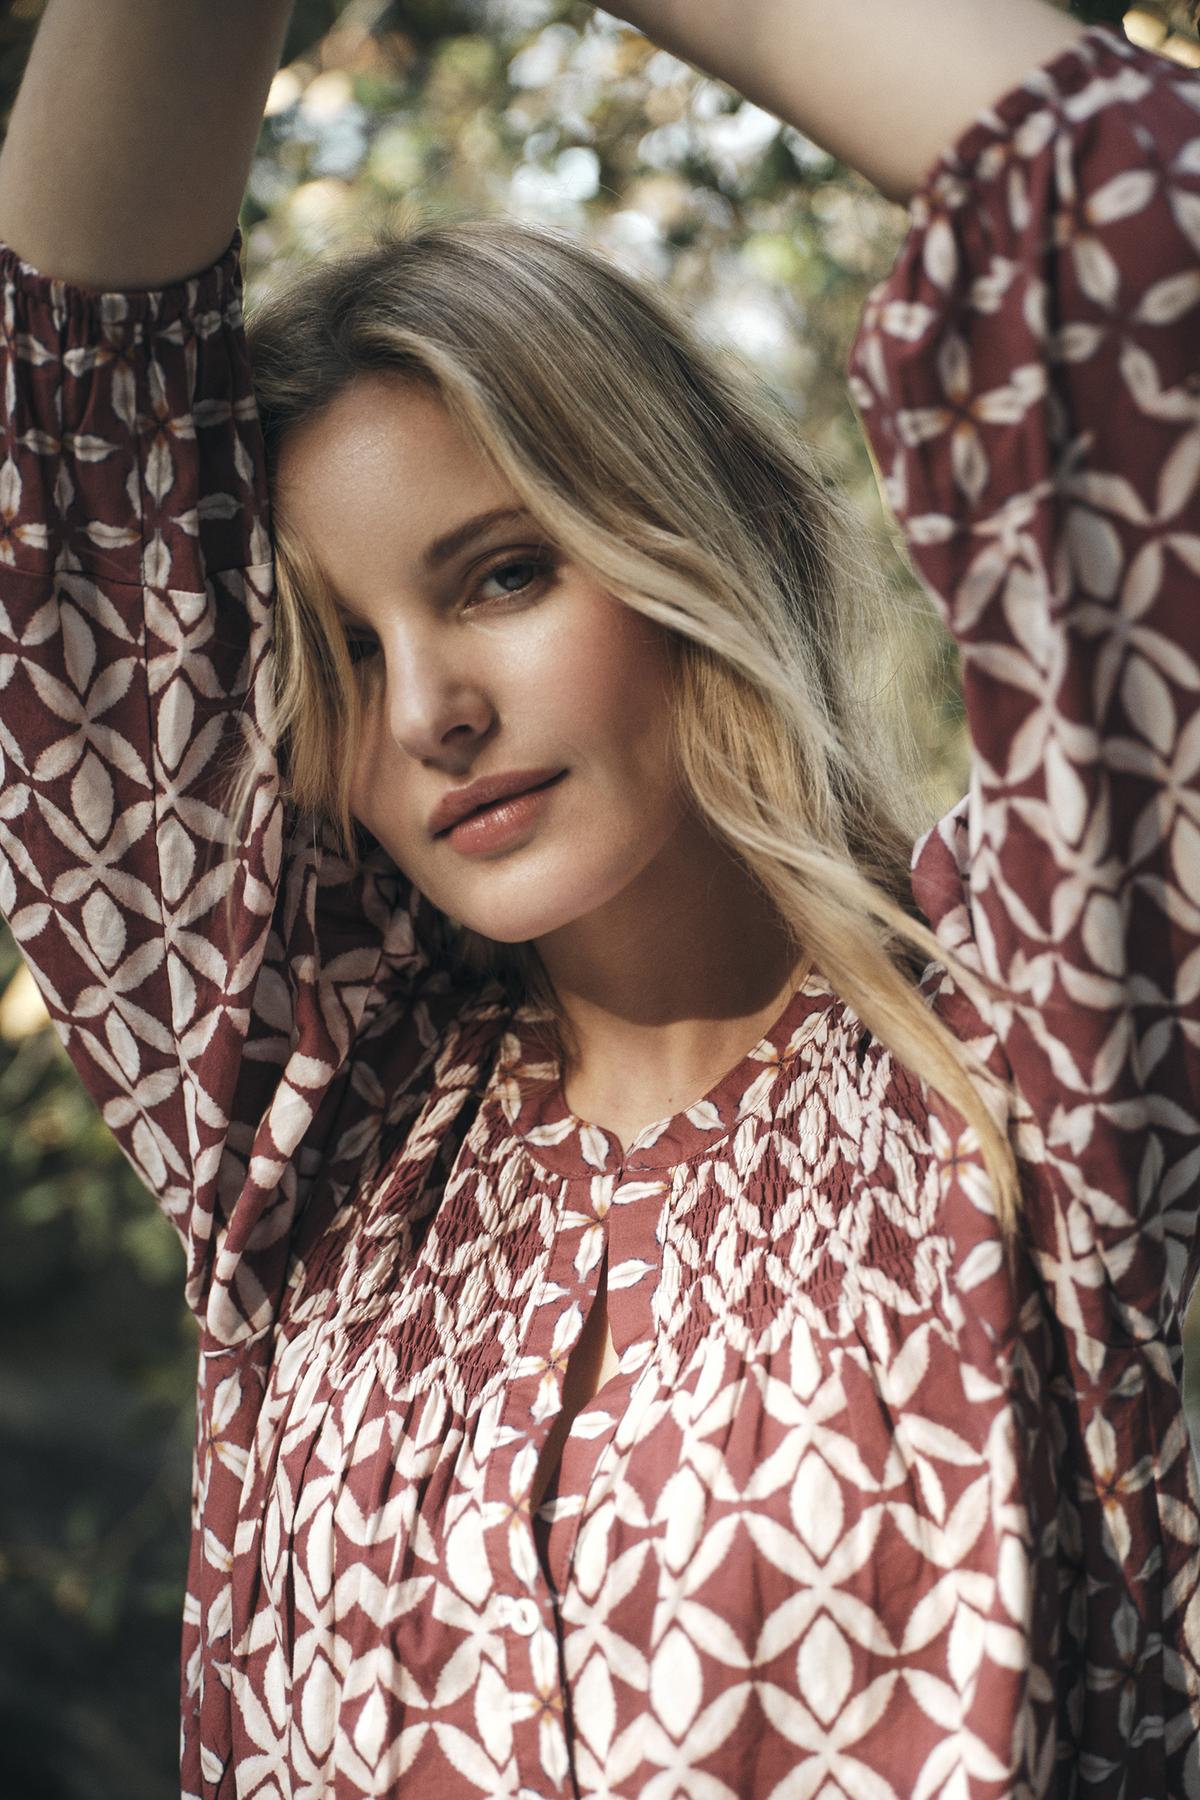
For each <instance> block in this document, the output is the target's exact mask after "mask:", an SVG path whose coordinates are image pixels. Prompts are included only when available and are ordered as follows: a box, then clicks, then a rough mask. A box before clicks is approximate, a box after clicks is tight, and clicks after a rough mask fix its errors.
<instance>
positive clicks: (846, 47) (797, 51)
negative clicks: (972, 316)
mask: <svg viewBox="0 0 1200 1800" xmlns="http://www.w3.org/2000/svg"><path fill="white" fill-rule="evenodd" d="M605 11H607V12H611V13H613V14H614V15H615V16H616V17H617V18H619V19H624V20H625V21H626V22H627V23H628V24H630V25H632V26H634V27H635V29H636V30H638V31H641V32H644V33H645V35H646V36H647V37H648V38H650V39H651V40H652V42H654V43H656V44H659V45H661V46H662V48H663V49H664V50H669V51H670V52H671V53H672V54H673V55H675V56H679V57H682V58H683V59H684V61H686V62H690V63H692V64H693V65H694V66H695V67H696V68H698V69H702V70H703V71H704V72H705V74H707V75H711V76H713V77H714V78H715V79H717V80H718V81H724V82H727V83H728V84H729V86H730V87H733V88H736V89H737V91H738V92H739V93H741V94H744V95H745V97H746V98H747V99H748V100H751V101H753V102H754V103H755V104H756V105H758V106H762V107H764V108H765V109H766V110H767V111H768V112H771V113H774V114H775V116H776V117H777V118H780V119H784V120H786V121H787V123H788V124H791V125H794V126H795V127H796V128H797V129H798V130H799V131H802V132H803V133H804V135H805V136H806V137H809V138H811V139H812V140H813V141H814V142H815V143H817V144H820V145H821V147H822V149H825V150H829V151H831V152H832V153H833V155H835V156H837V157H838V158H840V160H841V161H843V162H846V163H849V164H850V166H851V167H852V168H855V169H858V170H859V171H860V173H861V174H863V175H865V176H866V177H867V179H868V180H869V181H872V182H874V184H875V186H876V187H877V188H879V190H880V192H881V193H883V194H886V195H887V196H888V198H889V199H892V200H897V201H900V202H901V203H907V202H908V200H910V199H911V197H912V195H913V194H914V193H915V192H916V191H917V189H918V188H919V187H920V186H921V184H922V182H923V181H924V179H925V176H926V175H927V174H928V172H929V170H930V168H931V167H932V165H933V163H934V161H935V160H936V159H937V157H938V156H939V155H940V154H941V153H942V151H944V150H946V149H948V148H949V147H950V146H951V144H953V143H954V141H955V139H956V138H957V137H959V135H960V134H961V133H962V132H963V131H964V130H965V129H966V127H967V126H968V125H969V124H970V123H971V122H972V120H974V119H975V118H977V117H978V115H979V114H980V113H981V112H985V111H986V110H987V108H988V107H989V106H992V105H993V104H994V103H995V101H997V100H998V99H1000V97H1001V96H1002V95H1003V94H1005V93H1007V92H1008V90H1009V89H1010V88H1012V87H1015V86H1016V85H1017V83H1018V82H1019V81H1021V80H1022V78H1023V77H1024V76H1025V75H1027V74H1029V73H1030V72H1031V71H1032V70H1033V69H1035V68H1037V67H1039V66H1040V65H1041V64H1042V63H1044V62H1048V61H1049V60H1050V58H1051V57H1053V56H1055V55H1056V54H1057V53H1058V52H1059V51H1060V50H1065V49H1067V48H1068V47H1069V46H1070V45H1071V44H1072V43H1074V42H1076V41H1077V40H1078V39H1079V38H1080V37H1081V36H1082V35H1083V32H1084V31H1085V29H1086V27H1085V26H1083V25H1081V24H1080V22H1079V21H1078V20H1077V19H1071V18H1068V17H1067V16H1066V14H1064V13H1063V12H1060V11H1059V10H1058V8H1057V7H1054V6H1050V5H1048V4H1046V0H833V3H832V4H831V0H613V4H611V5H609V6H606V7H605Z"/></svg>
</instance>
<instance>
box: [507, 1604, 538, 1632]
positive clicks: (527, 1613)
mask: <svg viewBox="0 0 1200 1800" xmlns="http://www.w3.org/2000/svg"><path fill="white" fill-rule="evenodd" d="M540 1622H541V1621H540V1616H539V1614H538V1608H537V1601H536V1600H514V1601H513V1603H512V1612H511V1614H510V1616H509V1623H510V1624H511V1626H512V1628H513V1630H514V1631H519V1632H520V1634H521V1636H522V1637H532V1636H533V1634H534V1632H535V1631H536V1630H537V1628H538V1625H539V1624H540Z"/></svg>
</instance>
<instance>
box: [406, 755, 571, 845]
mask: <svg viewBox="0 0 1200 1800" xmlns="http://www.w3.org/2000/svg"><path fill="white" fill-rule="evenodd" d="M565 774H566V770H565V769H510V770H509V772H508V773H507V774H506V775H484V776H481V777H480V779H479V780H478V781H473V782H471V784H470V786H469V787H463V788H451V790H450V792H449V793H448V794H443V795H442V798H441V799H440V800H439V801H438V803H437V805H436V806H435V807H434V809H433V811H432V813H431V814H430V816H429V833H430V836H431V837H435V838H439V837H445V836H446V835H447V833H448V832H450V831H451V830H452V829H453V827H454V826H455V825H457V824H458V823H459V821H460V820H462V819H465V818H466V817H467V816H468V814H470V813H473V812H478V810H479V808H480V807H483V806H494V805H495V803H496V801H497V800H511V799H515V798H516V797H517V796H518V795H519V794H527V793H529V792H530V791H531V790H532V789H533V788H541V787H545V785H546V783H547V782H550V781H556V780H557V779H558V777H559V776H560V775H565Z"/></svg>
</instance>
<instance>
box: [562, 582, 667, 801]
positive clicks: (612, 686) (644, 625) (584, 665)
mask: <svg viewBox="0 0 1200 1800" xmlns="http://www.w3.org/2000/svg"><path fill="white" fill-rule="evenodd" d="M670 683H671V670H670V664H669V661H668V653H667V647H666V640H665V638H664V635H663V633H662V632H660V631H658V630H657V629H656V628H655V627H654V626H653V625H652V623H651V621H650V620H648V619H643V618H641V616H640V615H639V614H637V613H634V612H632V611H631V610H630V609H629V608H628V607H625V606H621V605H620V604H619V603H618V604H617V607H616V613H615V617H613V618H612V619H611V621H610V622H609V628H608V629H607V630H600V631H593V632H591V633H589V634H587V635H586V636H581V637H580V638H579V639H577V640H576V641H575V642H574V643H569V644H564V648H563V655H562V662H561V668H560V671H559V675H558V679H557V683H556V687H557V692H558V694H559V697H560V698H559V705H560V707H561V710H562V713H563V715H564V717H565V719H566V720H567V721H568V722H571V721H574V722H575V728H576V729H577V731H579V732H581V733H586V735H587V738H588V740H589V742H591V743H592V744H595V745H597V746H599V747H603V748H604V749H605V750H606V751H607V753H608V754H609V756H612V757H613V758H614V760H615V761H616V762H617V763H618V765H621V766H624V767H625V768H627V769H628V770H629V771H630V772H631V773H634V772H636V774H637V775H638V776H639V777H640V778H642V779H644V780H646V781H651V782H653V783H654V784H655V785H656V786H657V785H659V784H660V782H661V779H662V776H663V773H664V770H665V767H666V758H667V752H668V739H669V734H670V717H671V708H670V696H671V686H670Z"/></svg>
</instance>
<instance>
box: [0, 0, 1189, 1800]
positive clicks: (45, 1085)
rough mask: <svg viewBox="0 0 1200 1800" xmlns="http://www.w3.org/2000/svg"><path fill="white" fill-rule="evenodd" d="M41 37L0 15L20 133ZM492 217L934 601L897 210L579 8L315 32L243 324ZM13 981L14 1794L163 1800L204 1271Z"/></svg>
mask: <svg viewBox="0 0 1200 1800" xmlns="http://www.w3.org/2000/svg"><path fill="white" fill-rule="evenodd" d="M847 3H853V0H847ZM1002 3H1003V0H997V4H1002ZM40 10H41V8H40V3H39V0H16V3H14V4H9V5H8V6H7V7H6V8H5V9H4V10H3V11H2V12H0V113H2V114H3V115H4V116H7V111H8V108H9V105H10V103H11V99H12V95H13V93H14V92H15V88H16V84H17V82H18V80H19V77H20V71H21V68H22V66H23V63H24V57H25V55H26V54H27V51H28V45H29V41H30V34H31V31H32V28H33V23H34V20H35V19H36V16H37V14H38V13H39V11H40ZM1071 10H1072V11H1074V12H1076V13H1078V14H1080V15H1081V16H1086V17H1089V18H1096V19H1099V18H1104V19H1106V20H1108V21H1109V22H1113V23H1116V22H1119V20H1120V19H1121V17H1122V16H1123V15H1125V14H1126V11H1127V9H1126V8H1125V7H1124V6H1122V5H1120V4H1114V3H1113V0H1090V3H1089V4H1088V5H1086V6H1085V5H1073V6H1072V8H1071ZM1187 11H1188V7H1187V5H1186V3H1185V4H1181V5H1179V6H1172V7H1170V8H1163V7H1151V6H1143V7H1139V8H1137V9H1135V11H1134V13H1133V14H1131V15H1130V17H1129V20H1128V21H1127V26H1126V29H1128V30H1129V31H1130V34H1131V35H1133V33H1134V30H1135V28H1136V30H1137V31H1138V32H1140V33H1141V39H1140V40H1139V41H1152V42H1155V43H1158V44H1162V43H1164V42H1165V41H1166V38H1167V33H1168V30H1169V29H1170V28H1171V27H1174V28H1175V29H1176V33H1177V35H1176V36H1175V37H1174V38H1173V39H1172V43H1173V44H1174V46H1175V48H1176V49H1177V50H1178V51H1179V53H1180V54H1181V55H1185V56H1186V55H1189V54H1190V53H1191V51H1192V50H1193V49H1194V47H1195V46H1194V39H1192V38H1190V37H1185V36H1183V35H1182V34H1183V33H1184V32H1185V31H1186V29H1187V26H1186V14H1187ZM497 210H501V211H505V212H508V213H511V214H514V215H516V216H519V217H528V218H531V219H539V220H544V221H549V222H551V223H554V224H556V225H558V226H560V227H562V228H565V229H567V230H570V231H572V232H575V233H577V234H578V235H579V236H581V237H583V238H585V239H586V240H587V241H589V242H591V243H593V244H596V245H597V246H599V247H601V248H603V249H605V250H607V251H608V252H610V253H611V254H613V255H615V256H617V257H619V258H620V259H621V260H622V261H623V262H624V263H625V264H626V265H627V266H629V267H631V268H633V269H635V270H638V271H640V272H641V273H643V274H645V275H647V276H649V277H650V278H651V279H653V280H655V281H660V282H662V283H664V284H666V285H667V286H669V288H670V289H671V290H672V291H673V292H674V293H675V294H676V295H678V296H679V297H681V298H682V300H683V301H684V303H685V304H686V305H687V307H688V308H689V309H690V311H691V312H692V314H693V316H694V318H695V319H696V321H697V323H698V326H699V328H700V329H701V331H702V332H703V333H704V334H705V335H707V336H709V337H710V338H712V339H713V340H714V341H716V342H718V343H720V344H721V345H722V346H724V347H725V349H726V351H727V353H728V354H729V355H730V356H733V357H740V358H744V359H745V360H746V361H747V362H748V363H750V364H752V365H753V366H754V367H755V368H757V369H759V370H761V371H762V372H763V374H765V376H766V377H767V378H768V379H769V380H770V381H771V383H772V384H773V385H774V386H775V387H776V388H777V390H778V391H779V392H780V394H781V395H782V396H783V397H784V399H785V401H786V403H787V405H788V406H789V407H790V408H791V410H792V412H793V414H794V416H795V418H796V421H797V424H798V426H799V428H800V429H801V430H803V431H804V433H805V434H806V435H807V437H808V438H809V440H810V441H811V442H812V443H813V445H814V447H815V448H816V449H817V450H818V452H819V454H820V455H821V456H822V457H823V458H824V459H825V464H826V467H827V470H828V473H829V475H830V476H831V478H833V479H836V480H837V481H838V482H839V483H841V484H842V485H843V486H844V487H846V488H847V489H849V490H850V491H852V493H853V494H854V496H855V497H856V499H857V501H858V502H859V504H860V505H861V507H862V509H863V511H864V512H865V513H866V515H867V516H868V518H869V519H870V521H871V523H872V526H873V529H874V531H875V533H876V535H877V539H878V546H879V551H880V554H881V556H883V557H884V558H885V561H886V564H887V567H888V569H889V572H890V575H891V578H892V580H893V581H894V583H895V584H896V587H897V589H898V590H900V591H903V592H906V593H909V594H913V595H915V593H916V592H917V585H916V582H915V579H914V577H913V576H912V574H911V572H910V570H909V569H908V566H907V564H906V562H905V561H904V559H903V556H902V553H901V550H900V545H899V540H898V537H897V535H896V533H895V530H894V527H893V526H892V524H891V522H890V521H889V520H888V519H887V518H886V517H885V516H884V514H883V511H882V508H881V505H880V501H879V496H878V492H877V489H876V485H875V480H874V476H873V473H872V470H871V467H870V462H869V458H868V455H867V452H866V448H865V445H864V444H863V441H862V439H861V436H860V433H859V430H858V427H857V424H856V421H855V419H854V416H853V413H852V411H851V409H850V406H849V402H848V399H847V396H846V392H845V387H844V368H845V361H846V355H847V352H848V349H849V345H850V341H851V338H852V336H853V332H854V328H855V326H856V324H857V320H858V317H859V314H860V311H861V308H862V304H863V302H864V300H865V298H866V294H867V291H868V289H869V288H870V287H871V286H872V285H873V283H874V282H876V281H877V280H879V279H881V278H882V277H883V275H884V274H886V272H887V270H888V268H889V267H890V265H891V262H892V259H893V258H894V256H895V253H896V251H897V250H898V248H899V246H900V243H901V241H902V239H903V235H904V230H905V226H906V215H905V213H904V211H903V209H901V208H899V207H896V206H893V205H891V204H890V203H889V202H887V201H885V200H883V199H882V198H881V197H880V196H879V195H878V194H877V193H876V192H875V190H874V189H873V188H872V187H870V185H869V184H868V183H866V182H865V181H863V180H862V179H861V178H859V177H858V176H856V175H855V174H853V173H852V172H851V171H848V170H847V169H845V168H844V167H842V166H840V165H839V164H837V163H836V162H835V161H834V160H833V159H832V158H831V157H830V156H828V155H827V154H826V153H825V152H824V151H822V150H821V149H819V148H818V146H816V145H815V144H812V143H810V142H809V141H808V140H806V139H805V138H804V137H803V136H802V135H801V134H800V133H799V132H797V131H794V130H792V129H791V128H788V127H784V126H781V125H780V123H779V121H778V120H775V119H772V118H771V117H769V116H768V115H766V114H763V113H762V112H761V111H759V110H758V109H756V108H755V107H753V106H750V105H748V104H746V103H743V102H741V101H740V99H739V98H738V96H737V95H735V94H733V93H732V92H731V91H729V90H728V89H726V88H724V87H722V86H721V85H720V84H719V83H716V82H713V81H710V80H707V79H705V78H704V77H702V76H699V75H698V74H697V73H696V72H695V71H694V70H692V69H690V68H689V67H688V66H687V65H685V64H683V63H681V62H679V61H677V60H676V59H674V58H673V57H671V56H668V55H667V54H665V53H664V52H661V51H659V50H657V49H656V48H655V47H654V46H653V45H652V44H649V43H648V42H646V40H645V39H643V38H641V37H639V36H638V35H637V34H636V33H634V32H632V31H630V30H629V29H628V28H627V27H625V26H623V25H621V24H619V23H618V22H617V21H616V20H615V19H614V18H613V17H612V16H611V15H609V14H606V13H603V12H597V11H595V10H594V9H593V8H592V7H590V6H587V5H583V4H580V3H578V0H490V3H489V0H408V3H407V4H404V5H399V6H397V5H394V4H389V3H388V0H349V4H338V3H337V0H299V3H298V4H297V7H296V11H295V16H294V21H293V26H292V30H291V33H290V36H289V39H288V44H287V47H286V52H285V62H284V68H283V70H282V71H281V73H280V75H279V77H278V78H277V80H276V83H275V86H274V88H273V90H272V96H271V102H270V107H269V112H268V117H267V118H266V120H265V121H264V125H263V131H262V135H261V139H260V143H259V147H258V153H257V155H256V158H255V162H254V166H253V170H252V172H251V177H250V181H249V184H248V189H247V195H246V201H245V206H244V209H243V214H242V224H243V228H244V231H245V235H246V269H247V279H248V287H249V293H250V298H251V300H253V298H254V295H255V293H256V291H258V290H259V289H260V287H262V286H263V285H265V284H266V283H268V282H272V281H275V280H278V279H282V280H286V279H287V276H288V271H289V269H290V268H291V267H294V266H295V265H296V264H298V263H302V262H304V261H306V260H307V259H309V258H311V257H313V256H316V255H320V254H322V253H325V252H329V251H336V250H337V249H338V248H340V247H345V246H348V245H349V244H351V243H353V242H355V241H357V240H358V239H360V238H361V237H363V236H364V235H366V234H369V233H370V232H371V231H372V230H373V229H374V228H375V227H376V226H377V225H378V224H380V223H382V222H384V221H386V220H391V219H395V218H397V217H401V218H404V219H413V220H416V219H425V218H455V217H462V216H472V215H475V214H480V213H489V212H493V211H497ZM887 654H888V656H889V658H890V659H891V660H892V661H893V662H894V664H895V667H896V670H897V673H898V677H899V679H900V681H901V682H902V685H903V687H904V690H905V695H906V700H907V703H908V705H909V707H910V710H911V713H912V716H913V718H914V721H915V723H916V725H917V729H918V731H919V732H920V735H921V737H922V740H923V742H924V743H925V745H926V748H927V751H928V755H929V763H930V799H931V804H937V805H940V806H948V805H950V804H952V803H953V801H954V800H955V799H956V798H957V797H958V795H959V794H960V793H961V792H962V791H963V789H964V786H965V781H966V773H967V746H966V741H965V737H964V734H963V724H962V711H961V696H960V691H959V684H958V657H957V651H956V649H955V647H954V645H953V643H952V642H951V641H950V640H949V639H948V638H947V637H946V636H945V634H944V633H943V632H942V630H941V628H940V626H939V625H938V624H937V622H936V620H935V619H934V617H933V615H932V613H929V615H928V618H927V621H926V622H925V623H924V624H920V625H918V624H915V623H914V622H913V620H912V619H911V618H909V617H906V619H905V623H904V641H903V642H899V641H898V642H897V643H896V644H895V645H893V646H891V647H890V648H889V650H888V652H887ZM17 971H18V960H17V958H16V955H15V952H14V951H13V949H12V945H11V942H10V941H9V940H8V939H7V937H4V936H2V935H0V990H3V991H4V997H3V999H0V1194H2V1195H3V1200H2V1203H0V1793H3V1794H4V1795H5V1796H6V1797H8V1800H85V1797H86V1800H168V1796H170V1795H172V1794H174V1793H176V1792H177V1791H178V1780H177V1773H176V1764H177V1740H178V1718H177V1682H178V1678H177V1667H178V1642H179V1618H180V1611H181V1606H182V1597H183V1580H184V1568H185V1561H186V1551H187V1535H188V1515H189V1469H190V1450H191V1431H192V1418H193V1404H192V1395H193V1383H194V1376H195V1354H196V1340H195V1333H194V1329H193V1326H192V1322H191V1320H190V1319H189V1318H188V1317H187V1315H186V1313H185V1311H184V1308H183V1305H182V1300H181V1289H182V1277H183V1261H182V1255H181V1252H180V1250H179V1247H178V1244H177V1242H176V1240H175V1237H174V1234H173V1232H172V1231H171V1229H170V1227H169V1226H168V1225H167V1224H166V1223H165V1221H164V1220H163V1219H162V1218H160V1216H159V1215H158V1213H157V1212H156V1210H155V1208H154V1207H153V1205H152V1203H151V1202H150V1201H149V1199H148V1198H147V1196H146V1194H145V1193H144V1192H143V1190H142V1189H141V1187H140V1186H139V1184H138V1183H137V1182H136V1180H135V1179H134V1178H133V1176H132V1174H131V1173H130V1171H129V1170H128V1168H127V1166H126V1165H125V1163H124V1161H123V1159H122V1158H121V1156H120V1155H119V1153H118V1152H117V1150H116V1148H115V1146H114V1144H113V1142H112V1140H111V1138H110V1137H109V1136H108V1133H107V1132H106V1130H105V1129H104V1127H103V1126H102V1125H101V1123H100V1122H99V1119H98V1115H97V1114H96V1111H95V1109H94V1108H93V1107H92V1105H91V1104H90V1102H89V1101H88V1100H87V1099H86V1098H85V1097H84V1095H83V1093H82V1091H81V1089H80V1087H79V1084H78V1082H77V1081H76V1078H75V1076H74V1073H73V1071H72V1070H71V1069H70V1066H69V1065H68V1063H67V1061H66V1058H65V1056H64V1054H63V1052H62V1051H61V1049H60V1047H59V1045H58V1042H57V1039H56V1038H55V1037H54V1036H53V1034H52V1033H50V1031H49V1030H48V1029H47V1028H46V1027H45V1026H44V1025H39V1023H38V1021H37V1015H36V1012H31V1011H30V1010H29V1007H28V1000H29V992H28V988H27V987H24V986H23V984H22V978H21V977H20V976H19V975H17ZM14 977H16V979H14ZM1198 1316H1200V1315H1198ZM1195 1336H1196V1334H1195V1333H1193V1338H1195ZM1195 1355H1196V1350H1195V1348H1193V1356H1195ZM1197 1371H1198V1375H1200V1362H1198V1363H1197ZM1190 1385H1191V1384H1189V1388H1190Z"/></svg>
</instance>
